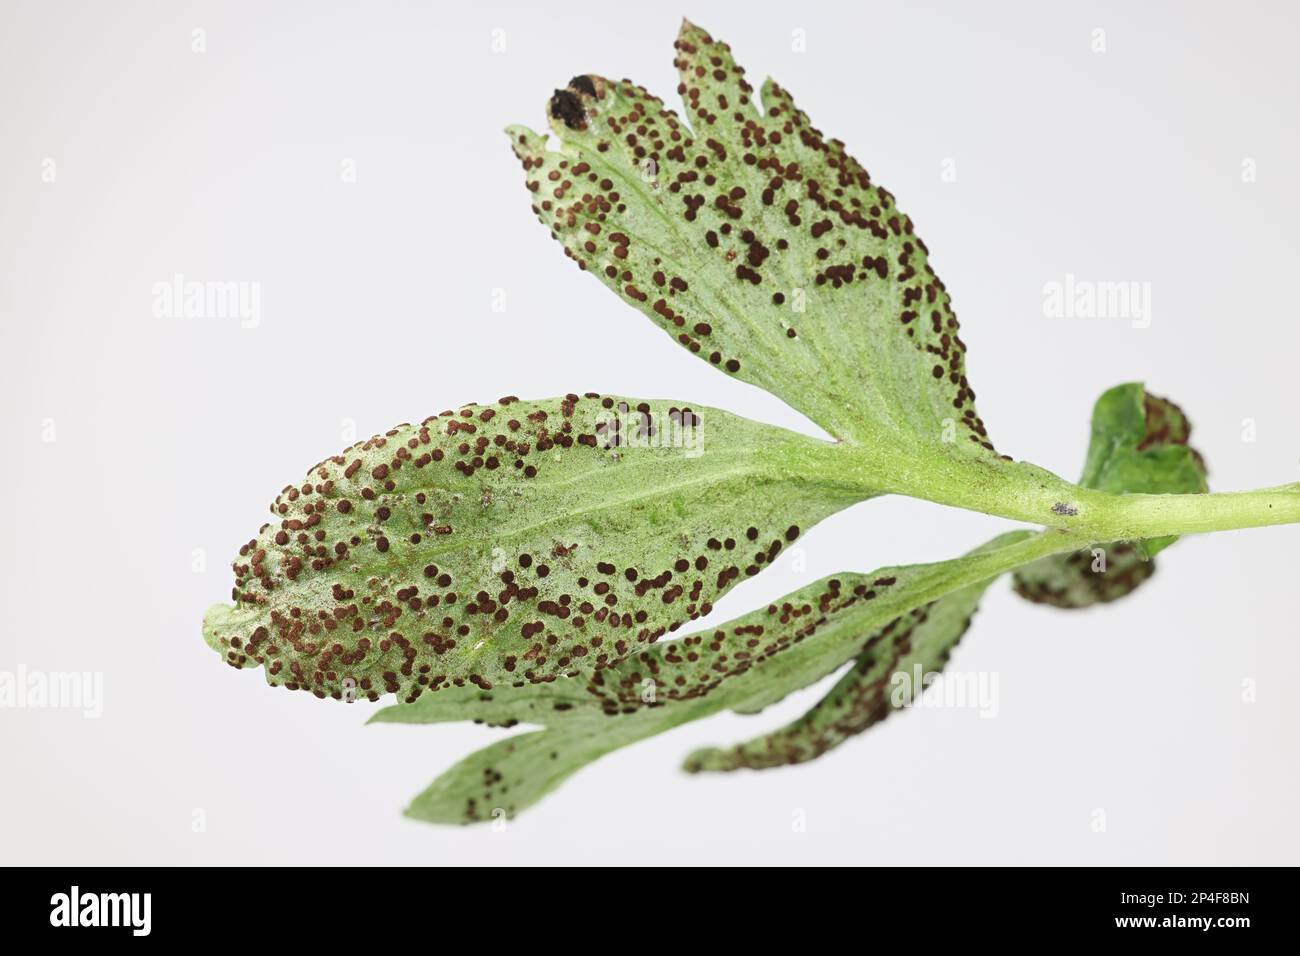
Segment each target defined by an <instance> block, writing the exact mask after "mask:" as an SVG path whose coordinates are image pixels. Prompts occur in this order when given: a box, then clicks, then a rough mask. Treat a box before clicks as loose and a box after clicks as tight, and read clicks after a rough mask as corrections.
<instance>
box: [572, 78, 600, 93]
mask: <svg viewBox="0 0 1300 956" xmlns="http://www.w3.org/2000/svg"><path fill="white" fill-rule="evenodd" d="M569 89H571V90H577V91H578V92H579V93H586V94H587V95H588V96H595V95H596V84H595V83H593V82H592V81H591V77H589V76H586V75H583V76H575V77H574V78H573V79H571V80H569Z"/></svg>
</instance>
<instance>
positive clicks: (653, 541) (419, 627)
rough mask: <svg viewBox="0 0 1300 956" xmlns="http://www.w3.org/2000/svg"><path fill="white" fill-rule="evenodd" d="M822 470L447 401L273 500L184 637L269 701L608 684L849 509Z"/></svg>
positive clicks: (597, 406) (768, 450)
mask: <svg viewBox="0 0 1300 956" xmlns="http://www.w3.org/2000/svg"><path fill="white" fill-rule="evenodd" d="M834 453H835V449H834V448H833V447H831V446H828V445H827V444H826V443H824V442H820V441H817V440H814V439H811V438H806V437H804V436H801V435H796V434H794V433H791V432H787V431H784V430H782V429H779V428H774V427H771V426H766V425H761V424H758V423H756V422H751V421H747V420H745V419H742V418H738V417H736V416H734V415H729V414H727V413H726V412H722V411H718V410H716V409H691V408H689V407H681V406H678V405H673V404H671V403H668V402H662V401H657V402H640V401H637V400H635V399H621V398H614V397H602V396H599V395H595V394H590V393H589V394H587V395H584V396H578V395H568V396H566V397H564V398H558V399H549V400H546V401H539V402H521V401H518V400H516V399H502V400H501V401H500V402H499V403H497V404H495V405H488V406H477V405H467V406H464V407H463V408H461V409H459V410H457V411H448V412H444V413H442V414H441V415H439V416H434V417H430V418H428V419H426V420H425V421H423V422H421V423H420V424H418V425H401V426H398V427H397V428H394V429H391V430H390V431H388V432H386V433H384V434H383V435H377V436H375V437H373V438H370V439H368V440H366V441H364V442H359V443H357V444H356V445H353V446H352V447H351V448H349V449H347V450H346V451H344V452H343V453H342V454H340V455H336V456H334V457H332V458H329V459H326V460H325V461H323V462H321V463H319V464H317V465H315V466H313V467H312V468H311V469H310V470H309V471H308V473H307V476H306V479H305V480H304V481H302V482H300V483H298V484H295V485H291V486H289V487H286V488H285V489H284V490H283V491H282V492H281V493H280V495H279V496H277V497H276V499H275V501H274V502H273V503H272V505H271V513H272V515H273V516H274V520H272V521H271V522H269V523H267V524H264V525H263V526H262V527H261V529H260V530H259V531H258V533H257V535H256V537H254V538H253V539H251V540H250V541H249V542H248V543H247V544H246V545H244V546H243V547H242V548H241V549H240V555H239V558H238V559H237V560H236V561H235V562H234V571H235V586H234V589H233V599H234V601H235V604H234V605H233V606H231V605H217V606H214V607H213V608H211V609H210V610H209V611H208V613H207V615H206V617H205V619H204V628H203V630H204V637H205V639H206V640H207V642H208V644H209V645H210V646H212V647H213V648H214V649H215V650H217V651H218V652H219V653H221V654H222V655H223V656H224V657H225V659H226V660H227V662H228V663H230V664H231V665H233V666H235V667H254V666H258V665H262V666H263V667H264V670H265V675H266V679H267V681H268V682H269V683H271V684H273V685H281V686H284V687H286V688H289V689H291V690H303V691H310V692H312V693H314V694H315V695H316V696H317V697H322V698H323V697H331V698H334V699H347V700H351V699H354V698H355V697H361V696H365V697H368V698H370V699H371V700H375V699H378V697H379V696H380V695H381V694H384V693H393V694H399V695H401V697H402V698H403V699H404V700H407V701H412V700H415V699H416V698H417V697H419V696H420V695H421V693H423V692H425V691H443V692H446V691H450V690H452V689H453V688H455V687H457V686H460V685H465V684H469V685H474V686H477V687H480V688H483V689H489V688H492V687H494V686H496V685H498V684H502V683H504V684H507V685H516V686H526V685H528V684H532V683H538V682H547V681H552V680H555V679H556V678H560V677H566V676H574V675H577V674H581V673H587V672H590V671H591V670H593V669H596V668H601V667H608V666H610V665H612V664H614V663H616V662H618V661H619V660H622V659H624V658H626V657H628V656H629V655H631V654H633V653H634V652H636V651H637V650H638V649H640V648H641V647H643V646H645V645H647V644H652V643H653V642H654V641H655V640H657V639H658V638H660V637H662V636H663V635H665V634H668V633H671V632H673V631H675V630H676V629H677V628H679V627H680V626H681V625H682V624H685V623H688V622H690V621H692V620H694V619H696V618H699V617H701V616H703V615H705V614H707V613H708V612H709V611H710V610H711V608H712V606H713V602H715V601H716V600H717V599H718V598H719V597H720V596H721V595H723V594H724V593H726V592H727V591H728V590H729V589H730V588H731V587H733V586H734V585H735V584H736V583H737V582H738V581H741V580H744V579H745V578H746V577H749V576H753V575H755V574H757V573H758V572H759V571H760V570H761V569H762V568H764V567H766V566H767V565H768V564H769V563H770V562H771V561H772V560H773V559H774V558H775V557H776V556H777V554H779V553H780V552H781V550H782V549H783V548H784V547H786V546H787V545H788V544H789V543H790V542H791V541H793V540H795V539H796V538H797V537H798V536H799V534H800V532H801V531H802V530H803V529H806V528H808V527H809V526H811V525H813V524H815V523H816V522H818V521H820V520H821V519H822V518H824V517H826V516H827V515H829V514H831V513H833V512H834V511H836V510H839V509H840V508H843V507H845V506H846V505H848V504H850V503H852V502H853V501H856V500H860V499H862V498H863V497H869V496H870V492H869V491H866V492H864V491H861V490H858V489H854V488H851V487H849V486H847V485H845V484H842V483H839V482H837V481H836V480H834V479H833V478H827V477H826V470H825V469H824V468H821V467H820V466H819V465H818V463H819V462H820V461H821V460H822V459H823V458H824V457H825V456H826V455H828V454H834Z"/></svg>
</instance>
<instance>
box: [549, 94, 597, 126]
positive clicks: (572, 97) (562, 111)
mask: <svg viewBox="0 0 1300 956" xmlns="http://www.w3.org/2000/svg"><path fill="white" fill-rule="evenodd" d="M593 90H594V88H593ZM551 116H552V118H554V119H557V120H560V121H561V122H563V123H564V125H565V126H567V127H569V129H586V128H587V111H586V110H585V109H583V108H582V99H581V98H580V97H579V96H578V94H577V93H574V92H573V91H572V90H556V91H555V94H554V95H553V96H552V97H551Z"/></svg>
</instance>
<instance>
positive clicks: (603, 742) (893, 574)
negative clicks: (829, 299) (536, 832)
mask: <svg viewBox="0 0 1300 956" xmlns="http://www.w3.org/2000/svg"><path fill="white" fill-rule="evenodd" d="M1055 535H1056V532H1044V533H1042V534H1039V535H1035V534H1032V533H1029V532H1012V533H1011V534H1008V535H1005V536H1003V537H1001V538H999V539H997V540H995V541H994V542H991V543H990V544H989V545H986V546H985V547H984V548H981V549H980V550H979V551H977V552H974V553H972V554H971V555H968V556H966V557H963V558H958V559H955V560H952V561H945V562H940V563H938V564H932V565H913V566H909V567H898V568H885V569H881V570H879V571H876V572H873V573H871V574H844V575H836V576H834V577H831V578H826V579H823V580H821V581H818V582H817V583H815V584H813V585H810V586H809V587H806V588H803V589H800V590H799V591H796V592H794V593H793V594H791V595H789V596H787V597H786V598H785V599H783V600H782V601H779V602H776V603H774V604H771V605H769V606H767V607H765V608H762V609H759V610H757V611H754V612H752V613H750V614H746V615H743V616H742V617H739V618H737V619H735V620H733V621H730V622H728V623H727V624H724V625H721V626H719V627H717V628H710V629H708V630H706V631H703V632H698V633H694V634H690V635H688V636H686V637H682V638H679V639H673V640H670V641H667V642H660V643H658V644H655V645H653V646H651V647H647V648H644V649H642V650H640V651H639V652H638V653H636V654H635V655H633V656H631V657H629V658H628V659H626V660H624V661H622V662H620V663H618V664H617V665H614V666H612V667H610V668H606V669H602V670H599V671H596V672H594V673H593V674H592V675H590V677H589V678H587V679H586V680H585V681H577V680H557V681H554V682H551V683H547V684H544V685H538V686H535V687H529V688H524V689H522V690H516V689H514V688H508V687H507V688H501V689H500V690H499V691H497V690H494V691H491V692H484V691H481V690H478V689H473V688H462V689H459V690H457V691H455V692H454V696H446V695H442V694H436V695H427V696H425V697H422V698H421V699H420V700H418V701H416V702H415V703H414V704H409V705H407V704H404V705H397V706H393V707H388V708H385V709H384V710H381V711H379V712H378V713H377V714H376V715H375V716H374V717H373V718H372V721H374V722H379V723H407V724H410V723H439V722H443V721H447V720H465V719H478V720H482V721H484V722H486V723H490V724H495V725H498V726H513V725H514V724H516V723H526V724H531V725H541V726H542V727H544V728H546V729H545V730H542V731H538V732H532V733H526V734H523V735H520V736H514V737H510V738H508V739H507V740H503V741H499V742H498V743H496V744H493V745H492V746H490V747H488V748H486V749H484V750H480V751H478V752H477V753H474V754H472V755H470V756H469V757H467V758H465V759H464V760H462V761H460V762H459V763H458V764H456V765H455V766H453V767H452V768H451V769H450V770H448V771H447V772H446V773H444V774H443V775H442V776H441V777H439V778H438V779H437V780H436V781H435V782H434V783H433V784H432V785H431V786H430V787H429V789H428V790H426V791H425V792H424V793H422V794H421V795H420V796H419V797H417V798H416V799H415V801H414V802H413V803H412V804H411V806H410V807H409V808H408V810H407V813H408V814H409V815H411V816H413V817H416V818H418V819H421V820H426V821H430V822H438V823H456V822H473V821H476V820H485V819H489V818H491V817H493V816H494V815H505V816H513V815H514V814H515V813H517V812H519V811H521V810H523V809H525V808H526V807H527V806H529V805H530V804H531V803H533V802H535V801H536V800H537V799H539V798H540V797H541V796H543V795H544V794H545V793H547V792H549V791H550V790H552V789H554V788H555V787H556V786H558V785H559V784H560V783H561V782H562V781H563V780H564V779H566V778H567V777H568V776H569V775H571V774H572V773H574V772H576V771H577V770H579V769H581V768H582V767H583V766H585V765H587V764H588V763H590V762H592V761H593V760H596V759H598V758H599V757H601V756H603V755H604V754H606V753H609V752H610V751H612V750H614V749H618V748H620V747H623V746H626V745H628V744H630V743H633V742H635V741H637V740H641V739H644V738H645V737H649V736H653V735H655V734H658V733H662V732H664V731H666V730H669V729H672V728H673V727H676V726H679V725H681V724H683V723H686V722H688V721H691V720H697V719H700V718H702V717H705V716H709V715H711V714H714V713H717V712H719V711H721V710H726V709H730V710H735V711H738V712H741V713H752V712H754V711H756V710H759V709H761V708H763V707H766V706H768V705H770V704H772V703H774V702H775V701H777V700H779V699H781V698H782V697H784V696H785V695H786V694H789V693H791V692H792V691H794V690H797V689H799V688H802V687H806V686H807V685H808V684H810V683H813V682H814V681H817V680H819V679H821V678H822V677H825V676H826V675H828V674H830V673H832V672H833V671H835V670H836V668H838V667H840V666H841V665H842V664H843V663H844V662H845V661H847V660H849V659H851V658H853V657H854V656H855V655H858V654H859V653H868V654H871V655H873V656H874V658H875V659H876V660H878V661H879V662H880V665H879V666H880V668H881V670H880V672H881V673H884V671H885V669H888V668H891V667H892V668H894V669H896V668H898V667H903V666H908V667H910V665H911V662H912V661H913V660H914V659H924V660H934V661H941V660H942V659H943V658H944V657H946V649H947V648H949V647H950V646H951V644H952V643H955V640H956V638H955V637H953V636H952V632H953V630H954V626H953V625H954V623H955V622H956V621H957V620H958V619H960V620H961V621H962V623H963V625H964V622H965V621H966V620H968V619H969V616H970V613H971V612H973V609H974V605H975V603H976V602H977V601H978V596H979V593H982V591H983V589H984V587H985V586H986V585H987V582H988V581H989V580H992V579H993V578H994V577H996V576H997V575H998V574H999V573H1000V572H1001V571H1002V570H1006V569H1008V568H1010V567H1014V566H1016V565H1017V564H1019V563H1023V562H1024V561H1025V560H1029V559H1030V557H1031V556H1033V555H1036V554H1039V553H1042V552H1043V550H1044V542H1046V543H1047V545H1048V550H1050V546H1051V540H1052V538H1053V537H1054V536H1055ZM951 592H958V593H959V594H960V595H961V597H960V598H959V599H958V600H955V601H948V600H947V599H946V598H945V597H944V596H945V595H947V594H950V593H951ZM957 636H960V635H959V634H958V635H957ZM891 672H892V671H891ZM886 679H887V676H886ZM755 765H757V759H756V760H755ZM697 769H698V768H697Z"/></svg>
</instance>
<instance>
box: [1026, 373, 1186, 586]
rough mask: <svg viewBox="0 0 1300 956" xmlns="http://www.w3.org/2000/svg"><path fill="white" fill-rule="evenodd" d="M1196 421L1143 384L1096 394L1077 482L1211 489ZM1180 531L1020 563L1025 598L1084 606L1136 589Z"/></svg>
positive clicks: (1152, 489) (1113, 487) (1118, 487)
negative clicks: (1195, 439) (1194, 439)
mask: <svg viewBox="0 0 1300 956" xmlns="http://www.w3.org/2000/svg"><path fill="white" fill-rule="evenodd" d="M1191 430H1192V429H1191V423H1190V422H1188V420H1187V416H1186V415H1184V414H1183V412H1182V409H1180V408H1179V407H1178V406H1177V405H1175V404H1174V403H1173V402H1171V401H1169V400H1168V399H1164V398H1160V397H1158V396H1155V395H1151V394H1149V393H1148V392H1147V391H1146V389H1145V388H1144V387H1143V385H1142V384H1141V383H1140V382H1132V383H1129V384H1126V385H1118V386H1116V387H1115V388H1112V389H1110V390H1109V391H1107V392H1105V393H1104V394H1103V395H1102V396H1101V398H1099V399H1098V400H1097V403H1096V405H1095V406H1094V408H1093V413H1092V439H1091V441H1090V443H1089V445H1088V455H1087V459H1086V461H1085V463H1084V468H1083V477H1082V478H1081V479H1080V480H1079V484H1080V485H1081V486H1082V487H1084V488H1092V489H1096V490H1098V491H1107V492H1113V493H1115V494H1197V493H1201V492H1204V491H1206V490H1207V484H1206V470H1205V461H1204V459H1202V458H1201V456H1200V454H1199V453H1198V452H1197V451H1196V450H1195V449H1194V448H1192V447H1191V446H1190V445H1189V444H1188V440H1189V438H1190V436H1191ZM1176 540H1177V538H1176V537H1164V538H1154V539H1147V540H1139V541H1132V542H1129V541H1114V542H1110V543H1109V544H1102V545H1098V546H1096V547H1094V548H1091V549H1089V550H1087V551H1080V552H1075V553H1074V554H1069V555H1055V556H1053V557H1050V558H1045V559H1044V560H1042V561H1039V562H1037V563H1035V564H1033V565H1030V566H1028V567H1025V568H1021V569H1020V570H1019V571H1017V572H1016V575H1015V582H1014V585H1015V590H1016V593H1017V594H1019V595H1020V596H1021V597H1023V598H1025V599H1027V600H1030V601H1034V602H1036V603H1039V604H1050V605H1053V606H1055V607H1060V608H1067V609H1072V608H1083V607H1090V606H1092V605H1093V604H1099V603H1105V602H1109V601H1115V600H1118V599H1119V598H1122V597H1124V596H1125V595H1128V594H1131V593H1132V592H1133V591H1134V590H1136V589H1137V588H1138V587H1139V586H1140V585H1141V584H1142V583H1143V582H1144V581H1146V580H1148V579H1149V578H1150V577H1151V576H1152V575H1153V574H1154V573H1155V561H1154V560H1153V558H1154V556H1155V554H1156V553H1157V552H1159V551H1161V550H1163V549H1164V548H1167V547H1168V546H1169V545H1171V544H1173V543H1174V541H1176Z"/></svg>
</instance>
